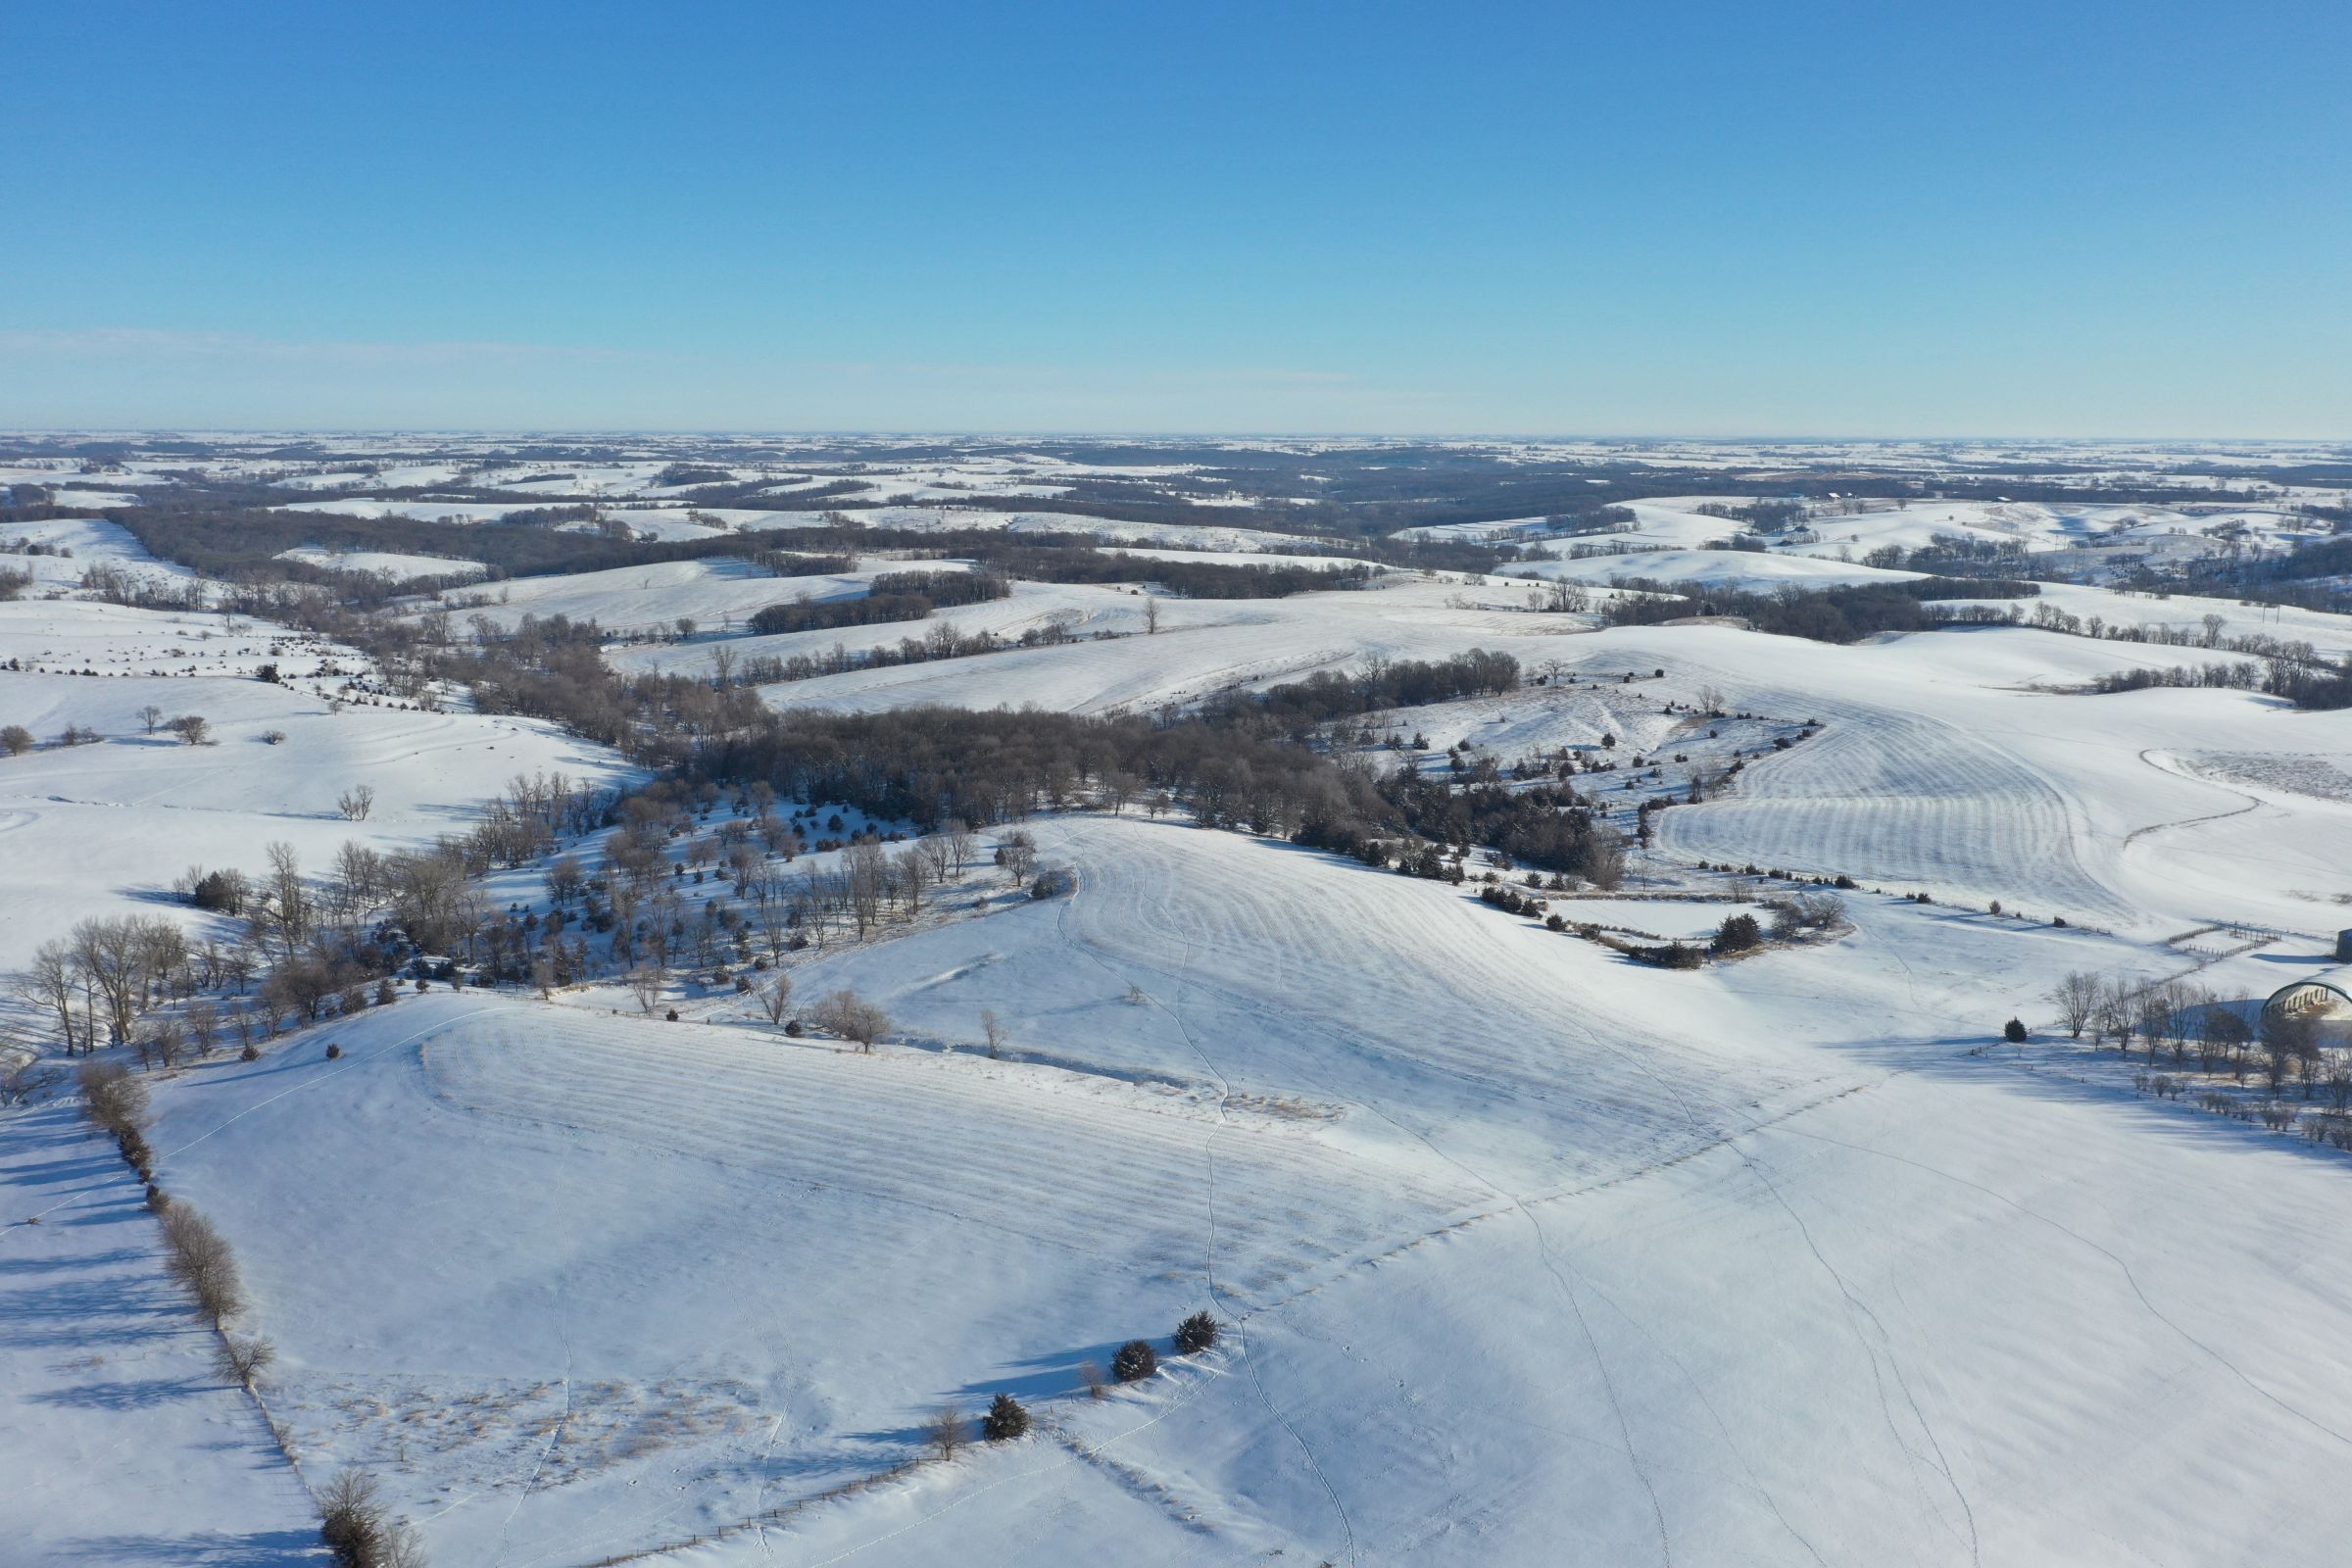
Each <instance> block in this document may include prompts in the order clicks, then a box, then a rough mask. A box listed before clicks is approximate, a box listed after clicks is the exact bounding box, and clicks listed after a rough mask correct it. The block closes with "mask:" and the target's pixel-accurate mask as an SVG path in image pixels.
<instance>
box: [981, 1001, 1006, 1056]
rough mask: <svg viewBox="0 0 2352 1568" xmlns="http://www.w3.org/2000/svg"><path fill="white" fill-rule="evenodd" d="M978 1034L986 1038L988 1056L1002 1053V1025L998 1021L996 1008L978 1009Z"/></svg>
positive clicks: (1003, 1032) (1003, 1039)
mask: <svg viewBox="0 0 2352 1568" xmlns="http://www.w3.org/2000/svg"><path fill="white" fill-rule="evenodd" d="M980 1033H981V1034H982V1035H984V1036H986V1037H987V1040H988V1054H990V1055H992V1056H994V1055H998V1054H1002V1053H1003V1051H1004V1050H1005V1025H1004V1023H1003V1022H1002V1021H1000V1020H999V1019H998V1017H997V1009H996V1008H994V1007H982V1008H981V1009H980Z"/></svg>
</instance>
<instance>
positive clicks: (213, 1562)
mask: <svg viewBox="0 0 2352 1568" xmlns="http://www.w3.org/2000/svg"><path fill="white" fill-rule="evenodd" d="M59 1550H60V1552H61V1556H60V1557H59V1558H58V1560H59V1561H60V1562H74V1563H105V1564H132V1563H170V1564H172V1565H173V1568H279V1565H281V1564H285V1565H291V1564H294V1563H318V1562H321V1561H323V1560H324V1555H325V1554H324V1551H323V1549H322V1548H321V1547H320V1545H319V1535H318V1532H317V1531H315V1530H265V1531H263V1532H261V1533H259V1534H257V1535H250V1536H234V1535H214V1536H88V1537H84V1538H83V1539H81V1540H79V1541H72V1542H65V1543H61V1544H60V1547H59Z"/></svg>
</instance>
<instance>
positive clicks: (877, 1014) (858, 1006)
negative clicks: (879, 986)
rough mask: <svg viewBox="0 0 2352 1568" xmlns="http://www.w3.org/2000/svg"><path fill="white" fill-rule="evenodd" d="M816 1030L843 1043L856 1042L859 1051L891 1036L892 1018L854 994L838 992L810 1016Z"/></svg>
mask: <svg viewBox="0 0 2352 1568" xmlns="http://www.w3.org/2000/svg"><path fill="white" fill-rule="evenodd" d="M811 1016H812V1017H813V1018H814V1019H815V1021H816V1026H817V1027H818V1028H820V1029H822V1030H824V1031H825V1032H826V1033H828V1034H833V1035H838V1036H840V1037H841V1038H842V1039H844V1040H852V1041H856V1042H857V1044H858V1049H859V1050H860V1051H871V1050H873V1049H874V1042H876V1041H878V1040H880V1039H881V1038H882V1037H883V1036H884V1035H886V1034H888V1033H889V1032H890V1014H889V1013H887V1012H884V1011H883V1010H882V1009H881V1008H880V1007H877V1006H875V1005H873V1004H872V1003H870V1002H868V1001H866V1000H865V999H864V998H863V997H860V996H859V995H858V993H857V992H855V991H836V992H834V993H832V994H831V995H830V996H828V997H826V998H825V999H824V1000H823V1001H822V1002H820V1003H818V1004H817V1005H816V1006H815V1008H814V1010H813V1011H812V1013H811Z"/></svg>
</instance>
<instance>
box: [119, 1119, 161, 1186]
mask: <svg viewBox="0 0 2352 1568" xmlns="http://www.w3.org/2000/svg"><path fill="white" fill-rule="evenodd" d="M115 1147H116V1148H118V1149H120V1150H122V1151H123V1163H125V1164H127V1165H128V1166H129V1167H130V1168H131V1169H132V1170H135V1171H137V1172H138V1173H139V1179H140V1180H141V1181H145V1180H146V1179H147V1178H149V1177H150V1176H153V1175H154V1174H155V1154H154V1152H153V1151H151V1150H150V1149H148V1147H147V1135H146V1134H145V1133H142V1132H140V1131H139V1130H138V1129H137V1128H136V1127H125V1128H123V1130H122V1131H121V1132H119V1133H117V1134H115Z"/></svg>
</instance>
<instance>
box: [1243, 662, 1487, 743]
mask: <svg viewBox="0 0 2352 1568" xmlns="http://www.w3.org/2000/svg"><path fill="white" fill-rule="evenodd" d="M1519 678H1520V677H1519V661H1517V660H1516V659H1513V658H1512V657H1511V656H1510V655H1508V654H1491V653H1488V652H1487V651H1486V650H1485V649H1483V648H1473V649H1471V650H1470V651H1469V652H1468V653H1465V654H1456V655H1454V656H1453V657H1452V658H1450V659H1437V660H1413V659H1404V660H1392V659H1389V658H1387V657H1385V656H1383V655H1378V654H1375V655H1373V656H1372V657H1371V658H1369V659H1367V660H1365V661H1364V662H1363V664H1362V665H1361V666H1360V667H1358V668H1357V669H1355V670H1353V671H1351V672H1347V673H1342V672H1340V671H1337V670H1328V669H1327V670H1318V671H1316V672H1315V673H1314V674H1312V675H1309V676H1307V677H1306V679H1304V680H1300V681H1290V682H1286V683H1285V684H1283V685H1280V686H1271V687H1268V688H1267V689H1266V690H1265V691H1263V692H1259V693H1254V694H1252V693H1249V692H1228V693H1225V694H1223V695H1222V696H1220V697H1216V698H1212V699H1210V700H1209V701H1208V702H1207V703H1205V704H1203V705H1202V707H1201V713H1202V716H1203V717H1204V718H1206V719H1208V720H1209V721H1210V722H1214V723H1221V724H1228V725H1236V726H1243V727H1250V728H1257V729H1264V730H1271V731H1274V732H1277V733H1282V734H1289V735H1294V736H1300V737H1303V736H1304V735H1305V734H1306V733H1307V732H1308V731H1310V730H1312V729H1313V728H1314V727H1315V726H1317V725H1320V724H1325V723H1328V722H1330V721H1331V720H1333V719H1336V718H1345V717H1348V716H1349V715H1351V714H1358V713H1370V712H1376V711H1380V710H1382V709H1389V708H1417V707H1420V706H1422V705H1424V704H1428V703H1446V702H1451V701H1453V700H1454V699H1456V698H1460V697H1498V696H1501V695H1502V694H1503V693H1505V692H1513V691H1517V690H1518V689H1519Z"/></svg>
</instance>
